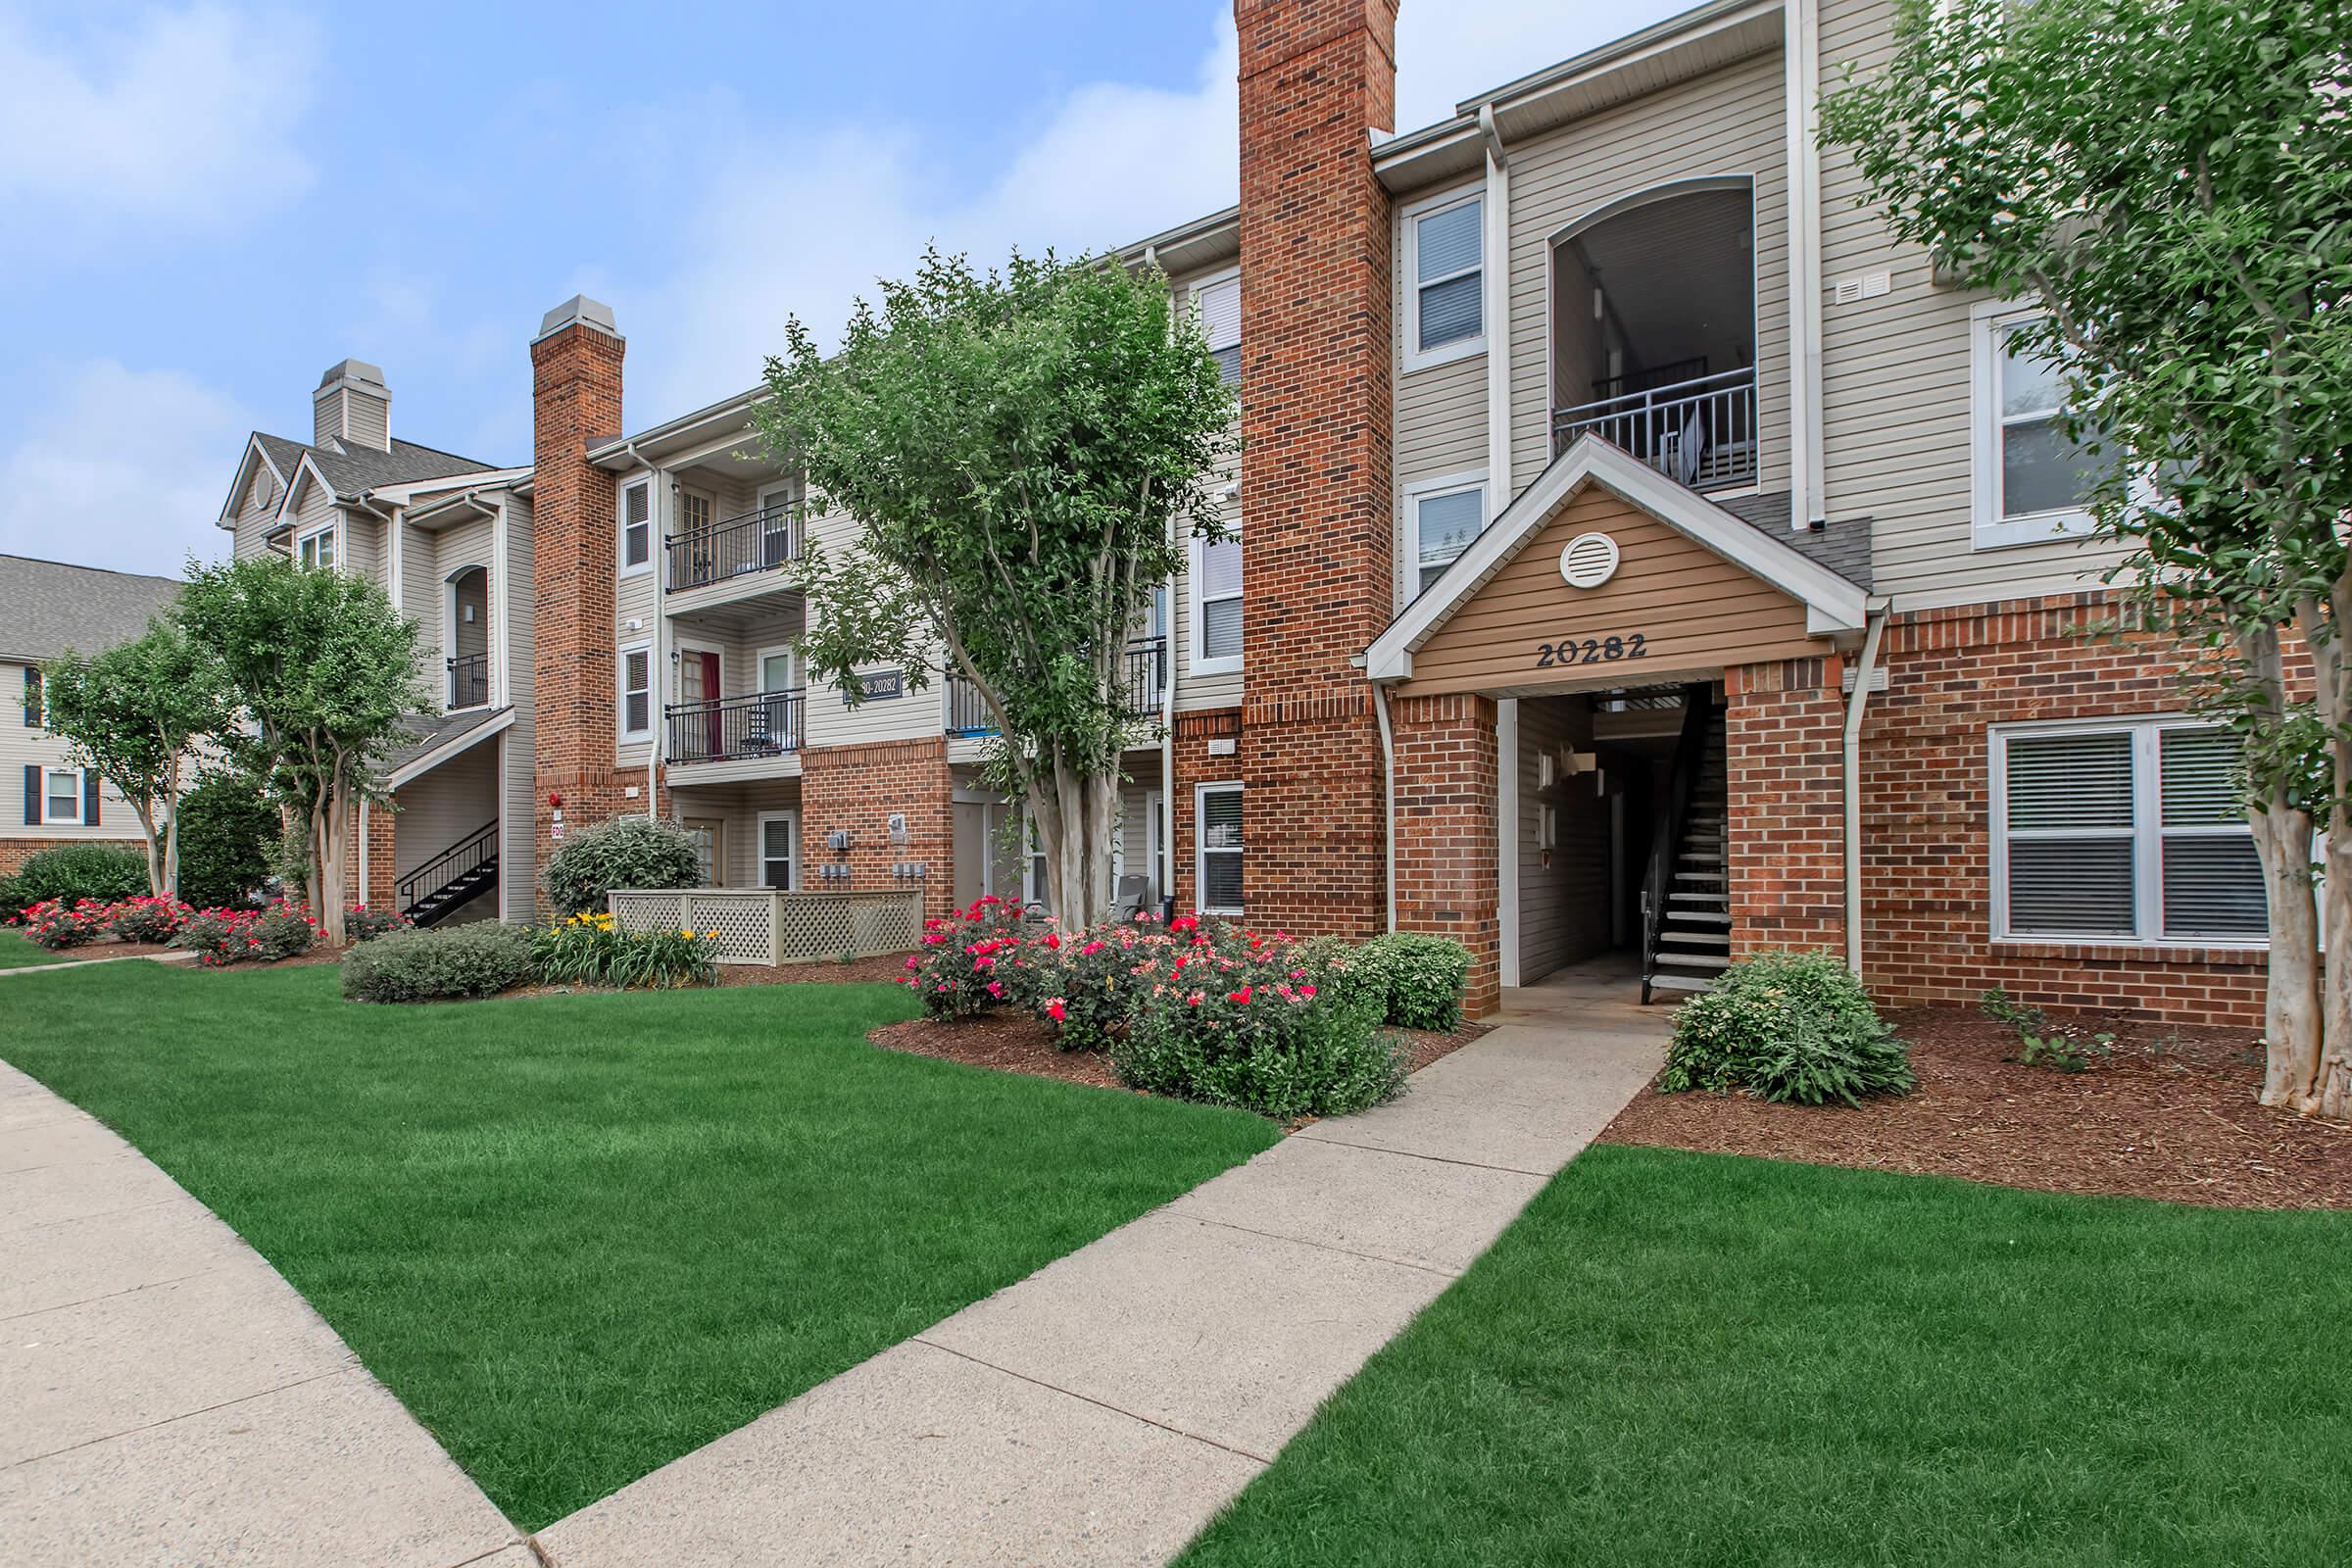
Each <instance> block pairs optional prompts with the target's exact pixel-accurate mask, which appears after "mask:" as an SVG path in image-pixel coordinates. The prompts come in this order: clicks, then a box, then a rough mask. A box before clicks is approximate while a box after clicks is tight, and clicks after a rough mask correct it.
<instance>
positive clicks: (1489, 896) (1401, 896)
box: [1390, 696, 1502, 1016]
mask: <svg viewBox="0 0 2352 1568" xmlns="http://www.w3.org/2000/svg"><path fill="white" fill-rule="evenodd" d="M1390 716H1391V722H1392V725H1393V727H1394V732H1395V735H1396V746H1397V926H1398V928H1399V929H1401V930H1406V931H1430V932H1435V933H1436V934H1437V935H1439V936H1446V937H1452V938H1453V939H1454V940H1456V941H1458V942H1460V943H1462V944H1463V945H1464V946H1465V947H1467V948H1468V949H1469V950H1470V955H1471V965H1470V990H1469V996H1468V998H1467V1005H1468V1006H1469V1009H1470V1011H1471V1013H1472V1015H1474V1016H1476V1015H1479V1014H1483V1013H1487V1012H1492V1011H1493V1010H1494V1009H1495V1005H1497V1004H1498V1003H1499V1002H1500V1001H1501V997H1502V972H1501V968H1500V956H1501V952H1502V948H1501V941H1502V927H1501V923H1500V918H1499V914H1498V904H1497V891H1498V889H1499V887H1500V885H1501V884H1500V881H1499V878H1500V874H1501V867H1500V863H1499V858H1500V845H1501V840H1500V837H1499V833H1500V828H1501V822H1500V817H1499V814H1498V812H1499V803H1500V801H1501V787H1502V785H1501V779H1500V776H1499V775H1498V772H1497V759H1496V748H1495V702H1494V699H1492V698H1489V697H1478V696H1462V697H1407V698H1403V699H1400V700H1399V701H1398V702H1397V704H1396V706H1395V709H1394V711H1392V713H1391V715H1390Z"/></svg>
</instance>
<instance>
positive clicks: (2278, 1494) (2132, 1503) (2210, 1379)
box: [1181, 1147, 2352, 1568]
mask: <svg viewBox="0 0 2352 1568" xmlns="http://www.w3.org/2000/svg"><path fill="white" fill-rule="evenodd" d="M2347 1301H2352V1214H2318V1213H2302V1214H2260V1213H2247V1212H2233V1211H2229V1210H2216V1209H2194V1208H2183V1207H2174V1206H2168V1205H2163V1204H2157V1203H2147V1202H2135V1201H2118V1200H2100V1199H2071V1198H2059V1197H2050V1196H2044V1195H2039V1194H2032V1193H2022V1192H2014V1191H2008V1190H2004V1189H1998V1188H1990V1187H1978V1186H1970V1185H1967V1184H1963V1183H1959V1182H1952V1181H1945V1180H1941V1179H1936V1178H1931V1177H1911V1176H1887V1175H1879V1174H1875V1173H1865V1172H1857V1171H1845V1170H1831V1169H1826V1168H1822V1167H1818V1166H1808V1165H1797V1164H1784V1163H1778V1162H1772V1161H1765V1160H1753V1159H1737V1158H1729V1157H1720V1156H1709V1155H1697V1154H1680V1153H1667V1152H1656V1151H1648V1150H1633V1149H1620V1148H1605V1147H1604V1148H1599V1149H1595V1150H1593V1151H1592V1152H1588V1153H1587V1154H1585V1155H1584V1156H1583V1157H1582V1158H1580V1159H1579V1160H1577V1162H1576V1163H1575V1164H1573V1165H1571V1166H1570V1167H1569V1168H1568V1170H1567V1171H1565V1172H1564V1173H1563V1174H1562V1175H1561V1176H1560V1177H1559V1178H1558V1179H1556V1180H1555V1181H1554V1182H1553V1183H1552V1184H1551V1185H1550V1187H1549V1188H1547V1189H1546V1190H1545V1191H1544V1193H1543V1194H1542V1195H1540V1196H1539V1197H1538V1199H1537V1200H1536V1201H1535V1203H1534V1205H1533V1206H1532V1207H1531V1208H1530V1209H1529V1211H1528V1212H1527V1213H1526V1214H1525V1215H1524V1216H1522V1218H1521V1219H1520V1220H1519V1222H1518V1223H1517V1224H1516V1225H1515V1226H1514V1227H1513V1228H1512V1229H1511V1231H1510V1232H1509V1233H1508V1234H1507V1235H1506V1236H1505V1237H1504V1238H1503V1240H1502V1241H1501V1242H1500V1243H1499V1244H1498V1245H1497V1246H1496V1247H1495V1250H1493V1251H1492V1252H1491V1253H1489V1254H1488V1255H1487V1256H1486V1257H1485V1258H1484V1259H1482V1260H1481V1261H1480V1262H1479V1263H1478V1264H1477V1265H1476V1266H1475V1267H1474V1268H1472V1269H1471V1271H1470V1272H1469V1273H1468V1274H1466V1275H1465V1276H1464V1277H1463V1278H1462V1280H1461V1281H1460V1282H1459V1283H1458V1284H1456V1285H1455V1286H1453V1287H1452V1288H1451V1289H1450V1290H1449V1291H1448V1292H1447V1293H1446V1295H1445V1296H1444V1297H1443V1298H1442V1299H1439V1300H1438V1301H1437V1302H1436V1303H1435V1304H1433V1305H1432V1306H1431V1307H1430V1308H1429V1310H1428V1311H1427V1312H1425V1313H1424V1314H1423V1315H1422V1317H1421V1318H1420V1319H1419V1320H1418V1321H1417V1322H1416V1323H1415V1324H1414V1325H1413V1326H1412V1327H1411V1328H1410V1329H1409V1330H1407V1331H1406V1333H1405V1334H1403V1335H1402V1336H1401V1337H1400V1338H1398V1339H1397V1341H1395V1342H1394V1343H1393V1344H1391V1345H1390V1346H1389V1348H1387V1349H1385V1350H1383V1351H1382V1352H1381V1353H1380V1354H1379V1355H1378V1356H1376V1357H1375V1358H1374V1359H1373V1361H1372V1362H1371V1363H1370V1365H1369V1366H1367V1367H1366V1368H1365V1370H1364V1371H1363V1373H1362V1374H1361V1375H1359V1376H1358V1377H1357V1378H1356V1379H1355V1381H1354V1382H1352V1383H1351V1384H1349V1385H1348V1387H1347V1388H1346V1389H1344V1390H1342V1391H1341V1392H1340V1394H1339V1395H1338V1396H1337V1397H1334V1399H1333V1400H1332V1401H1331V1403H1329V1404H1328V1405H1326V1406H1325V1407H1324V1409H1323V1410H1322V1412H1321V1413H1320V1414H1318V1415H1317V1417H1316V1418H1315V1420H1314V1422H1313V1424H1312V1425H1310V1426H1309V1427H1308V1428H1307V1430H1306V1431H1305V1432H1303V1433H1302V1434H1300V1435H1299V1438H1298V1439H1297V1440H1296V1441H1294V1442H1293V1443H1292V1444H1291V1446H1289V1447H1288V1448H1286V1449H1285V1450H1284V1451H1283V1453H1282V1455H1281V1457H1280V1459H1279V1460H1278V1462H1277V1463H1276V1464H1275V1465H1274V1466H1273V1468H1272V1469H1270V1470H1269V1471H1267V1472H1266V1474H1265V1475H1264V1476H1262V1477H1261V1478H1260V1479H1259V1480H1258V1481H1257V1482H1256V1484H1254V1485H1253V1486H1251V1487H1250V1490H1249V1491H1248V1492H1247V1493H1245V1494H1244V1495H1242V1497H1241V1498H1240V1499H1239V1500H1238V1501H1237V1502H1236V1504H1235V1505H1234V1508H1233V1510H1232V1511H1231V1512H1230V1513H1229V1514H1227V1515H1226V1516H1225V1517H1224V1518H1222V1519H1221V1520H1219V1521H1218V1522H1217V1523H1216V1524H1214V1525H1212V1526H1210V1528H1209V1529H1208V1530H1207V1531H1206V1532H1205V1533H1204V1534H1203V1536H1202V1537H1201V1540H1200V1541H1199V1542H1197V1543H1195V1544H1194V1546H1193V1548H1192V1550H1191V1551H1190V1552H1188V1553H1187V1554H1186V1555H1185V1556H1184V1557H1183V1558H1182V1559H1181V1568H1241V1565H1251V1568H1270V1565H1274V1564H1285V1565H1292V1564H1296V1565H1302V1568H1303V1565H1306V1564H1315V1565H1318V1568H1320V1565H1325V1564H1349V1565H1367V1564H1395V1565H1405V1564H1412V1565H1436V1564H1454V1563H1465V1564H1467V1563H1475V1564H1479V1565H1481V1568H1494V1565H1497V1564H1538V1563H1542V1564H1555V1563H1557V1564H1572V1563H1593V1564H1609V1565H1650V1564H1658V1565H1664V1564H1677V1565H1681V1564H1703V1565H1726V1568H1728V1565H1732V1564H1740V1565H1751V1564H1755V1565H1764V1564H1769V1565H1784V1568H1800V1565H1802V1568H1824V1565H1844V1564H1874V1565H1877V1564H1884V1565H1887V1568H1895V1565H1903V1568H1909V1565H1914V1564H1938V1565H1941V1564H1952V1565H1959V1564H1967V1565H1971V1568H1981V1565H1994V1564H2007V1565H2016V1568H2026V1565H2033V1568H2062V1565H2084V1568H2087V1565H2093V1564H2096V1565H2101V1568H2109V1565H2114V1568H2120V1565H2124V1564H2198V1565H2209V1564H2223V1563H2227V1564H2231V1565H2233V1568H2246V1565H2253V1564H2333V1563H2341V1562H2343V1561H2345V1560H2346V1559H2347V1552H2348V1550H2352V1547H2348V1545H2347V1544H2348V1543H2352V1395H2348V1394H2347V1387H2348V1383H2347V1375H2346V1372H2345V1369H2344V1349H2343V1340H2344V1321H2345V1320H2344V1305H2345V1303H2346V1302H2347Z"/></svg>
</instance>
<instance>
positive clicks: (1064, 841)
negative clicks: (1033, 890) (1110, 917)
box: [1029, 758, 1119, 931]
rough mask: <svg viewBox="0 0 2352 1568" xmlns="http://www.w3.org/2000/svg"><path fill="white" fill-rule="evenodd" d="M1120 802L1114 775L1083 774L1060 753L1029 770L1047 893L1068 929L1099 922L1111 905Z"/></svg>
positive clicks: (1032, 814)
mask: <svg viewBox="0 0 2352 1568" xmlns="http://www.w3.org/2000/svg"><path fill="white" fill-rule="evenodd" d="M1118 807H1119V789H1118V780H1117V779H1116V778H1115V777H1113V776H1109V775H1094V776H1083V775H1081V774H1079V773H1078V771H1077V770H1076V769H1075V768H1073V767H1071V766H1070V765H1069V763H1068V762H1066V761H1064V760H1060V759H1058V758H1057V759H1054V760H1053V762H1052V764H1051V766H1049V765H1048V764H1047V761H1046V760H1045V759H1042V758H1041V759H1040V760H1039V762H1038V766H1037V768H1036V770H1035V772H1034V773H1033V774H1032V775H1031V783H1030V787H1029V814H1030V819H1031V820H1032V821H1034V822H1035V823H1036V824H1037V839H1038V848H1039V849H1040V850H1041V851H1042V852H1043V853H1044V857H1045V861H1046V899H1047V902H1048V903H1050V904H1052V905H1053V906H1054V914H1055V915H1056V916H1057V917H1058V918H1059V919H1060V921H1061V925H1062V928H1063V929H1064V930H1069V931H1082V930H1084V929H1086V928H1087V927H1088V926H1092V925H1099V924H1101V923H1102V921H1103V918H1104V916H1105V915H1106V914H1107V913H1108V911H1109V893H1110V840H1111V835H1112V834H1113V833H1114V832H1116V831H1117V829H1118Z"/></svg>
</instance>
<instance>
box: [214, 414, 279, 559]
mask: <svg viewBox="0 0 2352 1568" xmlns="http://www.w3.org/2000/svg"><path fill="white" fill-rule="evenodd" d="M257 459H258V460H259V461H260V463H261V465H262V466H263V467H265V468H268V469H269V470H270V477H271V478H273V479H275V480H276V481H277V495H278V499H279V500H280V501H283V500H284V499H285V495H286V476H285V475H284V474H283V473H280V472H279V471H278V467H277V465H276V464H274V463H272V462H270V451H269V449H268V448H267V447H265V446H263V445H262V437H261V432H260V431H258V430H257V431H255V432H254V433H252V434H251V435H248V436H247V437H246V438H245V455H244V456H243V457H242V458H239V459H238V460H237V471H236V473H235V475H234V476H233V477H231V478H230V480H229V481H228V500H227V501H226V502H224V503H222V505H221V515H220V516H219V517H218V518H216V519H215V521H216V522H217V523H218V524H219V526H221V527H223V528H226V529H228V530H229V531H230V532H232V533H233V532H235V531H236V526H237V504H238V499H239V498H240V497H242V496H243V495H244V494H245V491H246V489H247V488H248V487H249V486H251V485H252V483H253V465H254V463H255V461H256V460H257Z"/></svg>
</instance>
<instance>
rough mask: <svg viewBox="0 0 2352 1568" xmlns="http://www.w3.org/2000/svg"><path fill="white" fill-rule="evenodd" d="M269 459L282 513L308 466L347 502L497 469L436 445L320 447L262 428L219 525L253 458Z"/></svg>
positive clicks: (227, 522) (226, 522)
mask: <svg viewBox="0 0 2352 1568" xmlns="http://www.w3.org/2000/svg"><path fill="white" fill-rule="evenodd" d="M257 458H259V459H260V460H263V461H266V462H268V463H269V465H270V467H271V468H272V469H274V470H275V471H276V473H277V477H278V480H279V485H278V499H277V505H278V510H279V511H283V510H284V508H285V504H286V497H287V496H288V495H290V494H291V493H292V492H293V489H294V478H295V473H296V470H297V469H299V468H301V467H302V466H304V465H306V464H307V465H309V466H310V467H311V468H312V470H313V471H314V472H316V473H317V474H318V475H319V482H320V483H322V484H324V485H325V486H326V487H327V488H328V489H329V490H331V491H333V492H334V494H335V497H336V498H337V499H338V500H344V501H351V500H356V499H358V498H359V497H361V496H364V495H366V494H367V493H368V491H370V490H373V489H376V488H377V487H379V486H382V485H388V484H408V483H411V482H413V481H415V480H418V479H445V478H453V477H457V476H460V475H464V474H468V473H488V472H495V471H497V466H496V465H495V464H489V463H482V462H478V461H476V460H475V459H472V458H461V457H459V456H458V455H457V454H456V453H454V452H443V451H442V450H441V449H440V448H438V447H427V446H419V445H417V443H416V442H414V441H403V440H401V439H400V438H399V437H397V436H395V437H394V438H393V441H392V450H391V451H389V452H378V451H376V450H374V449H373V448H372V447H363V446H356V445H354V446H347V445H344V444H343V443H341V442H334V441H330V442H328V443H327V444H326V445H324V446H313V445H311V444H309V443H308V442H303V441H295V440H292V439H289V438H288V437H286V436H282V435H271V434H270V433H269V432H268V431H266V430H256V431H254V432H253V439H252V441H251V442H250V443H249V444H248V446H247V456H246V459H245V461H244V462H242V463H240V464H239V465H238V466H237V476H236V480H235V482H234V484H233V485H232V486H231V487H230V489H229V493H228V500H227V502H226V504H224V505H223V506H222V507H221V527H223V528H233V527H234V526H236V510H237V498H238V497H239V496H241V495H243V494H244V492H245V486H246V485H247V484H249V483H251V482H252V468H253V464H254V461H255V460H256V459H257Z"/></svg>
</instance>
